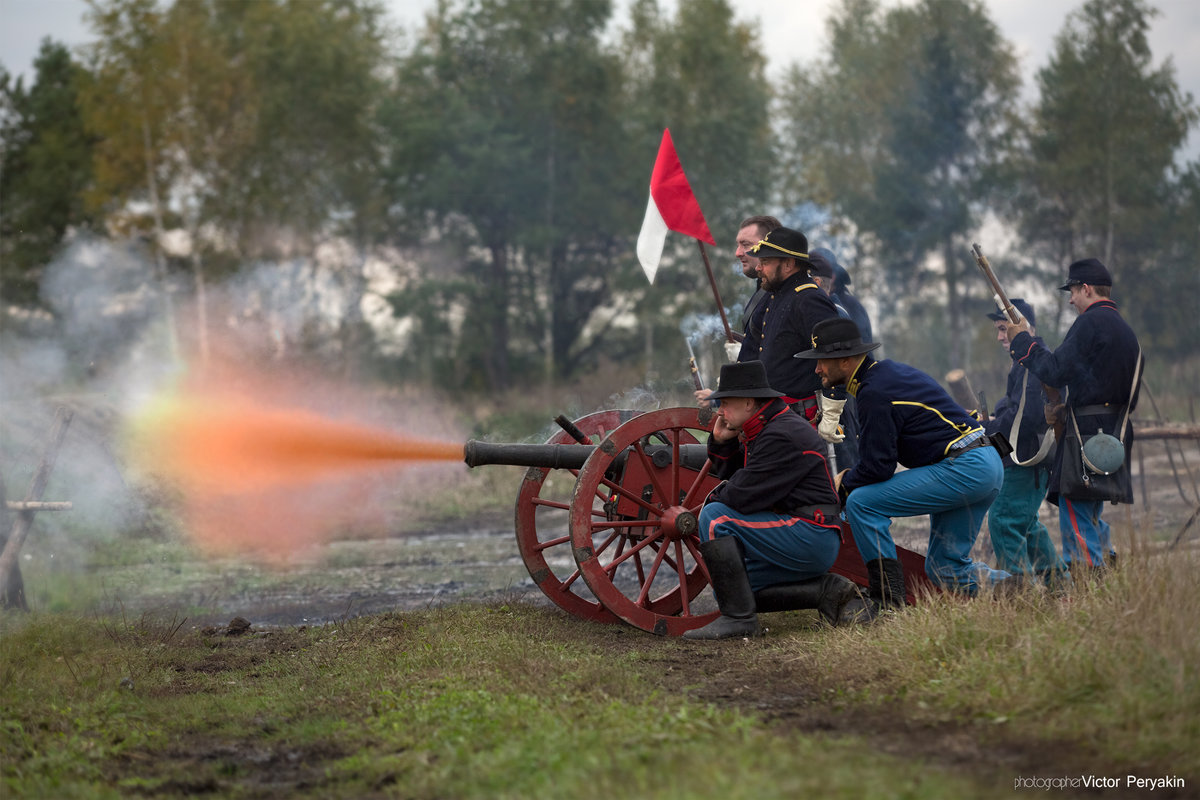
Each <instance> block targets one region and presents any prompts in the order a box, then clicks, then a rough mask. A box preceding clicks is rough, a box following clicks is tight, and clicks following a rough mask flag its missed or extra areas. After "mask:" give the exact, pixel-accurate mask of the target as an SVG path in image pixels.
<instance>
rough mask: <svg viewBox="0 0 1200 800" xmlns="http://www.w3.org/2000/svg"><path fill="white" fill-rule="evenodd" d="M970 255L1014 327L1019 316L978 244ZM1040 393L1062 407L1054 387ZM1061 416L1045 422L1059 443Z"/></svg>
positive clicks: (1059, 395)
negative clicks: (1050, 427) (1049, 425)
mask: <svg viewBox="0 0 1200 800" xmlns="http://www.w3.org/2000/svg"><path fill="white" fill-rule="evenodd" d="M971 255H972V256H974V258H975V263H976V264H978V265H979V269H980V271H981V272H983V275H984V277H985V278H987V280H988V283H990V284H991V286H992V292H993V293H994V296H995V299H996V305H997V306H999V308H1000V310H1001V311H1003V312H1004V313H1005V314H1006V315H1007V316H1008V319H1009V321H1010V322H1012V323H1013V324H1014V325H1015V324H1016V323H1017V322H1019V321H1020V319H1021V315H1020V314H1019V313H1017V309H1016V308H1015V307H1013V304H1012V301H1011V300H1009V299H1008V295H1007V294H1005V292H1004V287H1002V286H1001V285H1000V281H999V280H998V279H997V278H996V273H995V272H994V271H992V265H991V264H989V263H988V260H987V256H985V255H984V254H983V249H982V248H980V246H979V245H978V244H972V245H971ZM1042 391H1043V392H1045V393H1046V404H1047V405H1048V406H1058V405H1062V401H1063V400H1062V392H1061V391H1059V390H1058V389H1057V388H1056V387H1054V386H1050V385H1048V384H1045V383H1043V384H1042ZM1061 416H1062V415H1061V414H1058V415H1055V418H1054V420H1053V421H1051V420H1047V422H1049V423H1050V424H1051V425H1053V426H1054V439H1055V441H1059V442H1061V441H1062V435H1063V426H1064V425H1066V420H1065V419H1061V418H1060V417H1061ZM1013 445H1014V446H1015V445H1016V442H1013Z"/></svg>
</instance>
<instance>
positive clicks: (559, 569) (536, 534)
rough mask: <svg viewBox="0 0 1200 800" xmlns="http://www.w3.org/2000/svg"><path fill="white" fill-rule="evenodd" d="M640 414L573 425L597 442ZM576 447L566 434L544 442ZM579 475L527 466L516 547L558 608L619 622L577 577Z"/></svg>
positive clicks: (609, 415) (608, 414)
mask: <svg viewBox="0 0 1200 800" xmlns="http://www.w3.org/2000/svg"><path fill="white" fill-rule="evenodd" d="M640 413H641V412H640V411H625V410H621V411H597V412H596V413H594V414H588V415H587V416H585V417H583V418H581V419H578V420H575V427H577V428H579V430H580V431H582V432H583V433H584V435H585V436H588V437H589V438H590V439H591V440H592V442H593V443H599V442H600V441H601V440H603V439H604V437H606V436H608V434H610V433H612V432H613V431H615V430H616V429H617V428H619V427H620V426H621V425H622V424H623V423H625V422H628V421H629V420H631V419H633V418H634V417H636V416H637V415H638V414H640ZM575 443H576V442H575V440H574V439H573V438H571V436H570V434H568V433H567V432H566V431H559V432H558V433H556V434H554V435H553V436H551V437H550V438H549V439H547V440H546V444H575ZM577 475H578V472H577V471H576V470H570V469H568V470H561V469H559V470H555V469H549V468H545V467H530V468H529V470H528V471H527V472H526V473H525V478H524V479H523V480H522V481H521V490H520V491H519V492H518V493H517V509H516V529H517V547H518V549H519V550H520V551H521V558H522V559H523V560H524V561H525V568H526V569H528V570H529V576H530V577H531V578H533V582H534V583H536V584H537V585H538V587H539V588H540V589H541V590H542V592H543V593H544V594H545V595H546V597H549V598H550V599H551V600H552V601H553V602H554V603H555V605H557V606H558V607H559V608H561V609H563V610H564V611H567V612H569V613H571V614H573V615H575V616H577V617H583V618H584V619H590V620H593V621H595V622H618V621H619V619H618V618H617V616H616V615H615V614H613V613H612V612H611V611H609V610H608V609H606V608H605V607H604V606H603V605H601V603H600V602H599V601H598V600H596V598H595V596H594V595H593V594H592V591H591V590H590V589H589V588H588V586H587V584H586V583H584V582H583V581H582V580H580V579H579V567H578V566H577V565H576V564H575V559H574V558H573V557H572V555H571V549H572V548H571V535H570V532H569V531H570V514H569V510H570V507H571V495H572V493H573V492H574V489H575V477H576V476H577Z"/></svg>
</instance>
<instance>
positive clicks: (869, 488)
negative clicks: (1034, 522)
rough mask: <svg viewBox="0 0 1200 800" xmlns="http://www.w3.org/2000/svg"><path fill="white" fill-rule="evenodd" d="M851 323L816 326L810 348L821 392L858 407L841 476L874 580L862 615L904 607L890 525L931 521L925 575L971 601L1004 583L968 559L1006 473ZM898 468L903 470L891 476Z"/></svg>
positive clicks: (952, 414) (935, 395)
mask: <svg viewBox="0 0 1200 800" xmlns="http://www.w3.org/2000/svg"><path fill="white" fill-rule="evenodd" d="M878 346H879V345H878V344H875V343H872V342H864V341H863V340H862V337H861V336H860V335H859V331H858V326H857V325H855V324H854V322H853V321H852V320H847V319H833V320H828V321H826V322H821V323H818V324H817V325H816V326H815V327H814V328H813V335H812V349H810V350H806V351H805V352H801V353H797V354H796V358H797V359H800V360H803V361H815V362H816V365H817V367H816V370H817V374H819V375H820V376H821V381H822V383H823V385H824V386H825V387H826V388H831V387H834V386H842V385H844V386H845V387H846V390H847V391H848V392H849V393H850V394H851V395H853V396H854V397H855V398H856V399H857V401H858V421H859V438H858V464H856V465H855V466H854V468H853V469H850V470H848V471H846V472H844V473H839V475H838V478H839V480H838V481H837V485H838V492H839V494H840V495H841V496H842V497H844V498H845V514H846V521H847V522H849V523H850V529H851V531H852V532H853V534H854V541H855V543H856V544H857V545H858V550H859V552H860V553H861V554H862V557H863V561H864V562H865V563H866V565H867V571H868V576H869V578H870V590H869V591H870V595H869V596H870V600H871V602H872V606H871V607H870V608H869V609H868V614H867V616H868V617H872V616H873V615H874V614H875V613H877V612H878V611H880V610H882V609H886V608H895V607H902V606H903V605H904V596H905V588H904V570H903V568H902V567H901V565H900V562H899V560H897V558H896V545H895V542H894V541H893V539H892V534H891V525H892V518H893V517H913V516H920V515H923V514H928V515H929V522H930V527H929V548H928V550H927V552H926V555H925V572H926V574H927V575H928V576H929V578H930V579H931V580H933V581H934V582H935V583H937V584H938V585H940V586H942V587H944V588H946V589H950V590H954V591H958V592H962V593H965V594H972V595H973V594H976V593H977V592H978V591H979V590H981V589H986V588H990V587H992V586H994V585H995V584H996V583H998V582H999V581H1001V580H1004V579H1007V578H1009V577H1010V576H1009V574H1008V573H1007V572H1003V571H1000V570H993V569H991V568H989V567H988V566H987V565H986V564H983V563H980V562H978V561H974V560H972V559H971V555H970V554H971V548H972V547H974V546H975V540H976V538H977V537H978V536H979V529H980V527H982V525H983V519H984V516H985V515H986V514H987V510H988V507H989V506H991V504H992V501H993V500H995V499H996V495H998V494H999V493H1000V486H1001V484H1002V483H1003V481H1004V468H1003V466H1002V465H1001V462H1000V454H999V453H998V452H997V450H996V448H995V447H994V446H993V445H992V442H991V441H990V440H989V439H988V437H987V435H986V434H984V432H983V428H982V427H980V426H979V425H978V424H977V423H976V422H975V420H974V419H973V418H972V417H971V416H970V415H969V414H967V412H966V411H964V410H963V409H962V407H961V406H959V405H958V403H956V402H954V400H952V399H951V398H950V396H949V395H948V394H946V391H945V390H944V389H943V388H942V387H941V386H940V385H938V383H937V381H935V380H934V379H933V378H931V377H929V376H928V375H926V374H925V373H923V372H921V371H920V370H917V369H915V368H913V367H910V366H909V365H907V364H901V363H899V362H897V361H892V360H890V359H885V360H883V361H876V360H875V358H874V356H872V355H871V354H870V352H871V351H872V350H874V349H875V348H877V347H878ZM897 465H901V466H904V467H906V468H907V469H905V470H904V471H902V472H897V471H896V467H897Z"/></svg>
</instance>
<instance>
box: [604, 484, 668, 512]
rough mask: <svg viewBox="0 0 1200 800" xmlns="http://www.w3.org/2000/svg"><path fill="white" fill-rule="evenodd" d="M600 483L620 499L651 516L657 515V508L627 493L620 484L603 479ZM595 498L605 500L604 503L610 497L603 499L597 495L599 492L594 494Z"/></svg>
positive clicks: (637, 496) (629, 492)
mask: <svg viewBox="0 0 1200 800" xmlns="http://www.w3.org/2000/svg"><path fill="white" fill-rule="evenodd" d="M600 482H601V484H603V485H604V486H607V487H608V488H610V489H612V490H613V494H619V495H621V497H624V498H625V499H626V500H628V501H630V502H631V503H633V504H634V505H636V506H638V507H639V508H644V509H646V510H647V511H649V512H650V513H651V514H658V513H659V509H658V508H656V507H655V506H652V505H650V504H649V503H647V502H646V501H645V500H643V499H642V498H641V497H640V496H639V495H636V494H634V493H633V492H631V491H629V490H628V489H626V488H625V487H623V486H621V485H620V484H618V483H615V482H613V481H612V480H611V479H609V478H603V479H602V480H601V481H600ZM596 496H597V497H599V498H600V499H601V500H605V501H607V500H609V499H610V498H611V497H612V495H609V497H604V496H603V495H601V494H600V493H599V491H597V492H596Z"/></svg>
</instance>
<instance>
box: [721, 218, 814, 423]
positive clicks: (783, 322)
mask: <svg viewBox="0 0 1200 800" xmlns="http://www.w3.org/2000/svg"><path fill="white" fill-rule="evenodd" d="M750 255H751V256H753V257H755V258H757V259H758V260H759V275H760V276H761V278H762V285H763V289H764V290H765V291H767V292H768V295H767V299H766V300H765V301H764V302H763V304H762V306H761V307H760V308H759V310H758V312H757V314H756V317H755V319H752V320H751V324H750V327H749V329H748V330H747V331H746V340H745V341H744V342H742V349H741V352H740V353H739V355H738V360H739V361H750V360H759V361H762V362H763V366H764V367H765V368H766V370H767V380H768V381H770V384H771V388H773V389H776V390H778V391H780V392H782V393H783V394H784V401H785V402H787V403H788V404H789V405H791V406H792V407H793V409H794V410H795V411H796V412H797V413H799V414H801V415H802V416H803V417H804V418H805V419H807V420H809V421H810V422H811V421H812V420H814V419H815V417H816V416H817V392H818V391H819V390H820V388H821V379H820V378H819V377H817V375H816V373H815V372H814V371H813V368H812V366H811V365H810V364H808V363H807V362H802V361H797V360H795V359H793V358H792V354H793V353H795V352H796V351H798V350H801V349H803V348H805V347H807V346H808V342H809V340H810V339H811V338H812V328H813V326H814V325H816V324H817V323H818V322H820V321H822V320H826V319H836V318H837V315H838V313H837V309H836V308H835V307H834V305H833V301H832V300H830V299H829V295H827V294H825V292H823V291H821V289H820V287H819V286H817V284H815V283H813V281H812V279H811V278H810V277H809V274H808V272H809V270H810V269H811V268H812V263H811V262H810V261H809V258H808V239H807V238H806V237H805V236H804V234H803V233H801V232H800V231H797V230H792V229H791V228H776V229H775V230H773V231H771V232H770V233H768V234H767V235H766V236H765V237H764V238H763V239H762V241H760V242H759V243H758V244H756V245H755V246H754V247H753V248H751V250H750ZM760 318H761V324H757V325H756V324H755V322H756V320H758V319H760Z"/></svg>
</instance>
